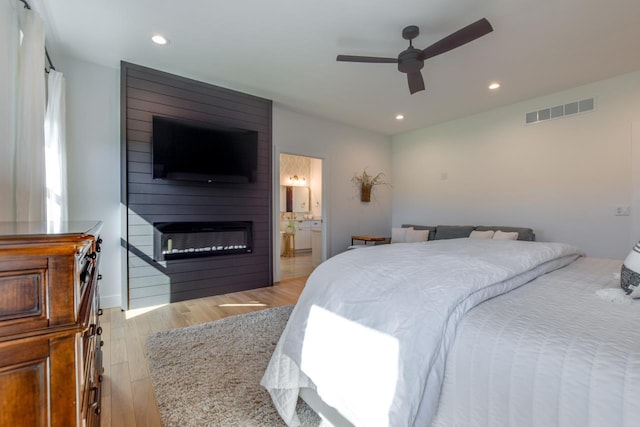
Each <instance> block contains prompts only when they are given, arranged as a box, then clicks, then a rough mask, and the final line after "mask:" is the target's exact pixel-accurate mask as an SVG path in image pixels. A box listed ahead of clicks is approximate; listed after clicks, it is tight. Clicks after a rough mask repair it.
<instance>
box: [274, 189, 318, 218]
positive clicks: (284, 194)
mask: <svg viewBox="0 0 640 427" xmlns="http://www.w3.org/2000/svg"><path fill="white" fill-rule="evenodd" d="M310 206H311V203H310V201H309V187H293V186H281V187H280V211H281V212H309V210H310Z"/></svg>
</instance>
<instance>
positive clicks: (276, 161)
mask: <svg viewBox="0 0 640 427" xmlns="http://www.w3.org/2000/svg"><path fill="white" fill-rule="evenodd" d="M280 154H289V155H292V156H300V157H308V158H312V159H319V160H321V161H322V209H321V212H322V213H321V215H322V262H324V261H325V260H326V259H327V254H328V253H329V239H328V236H329V220H330V218H329V208H328V205H329V203H328V198H327V195H328V194H329V191H328V190H329V188H328V181H329V180H328V179H327V177H328V175H327V171H328V170H329V168H328V164H329V159H327V157H326V156H323V155H321V154H318V153H308V152H305V151H296V150H287V149H283V148H281V147H279V146H277V145H274V146H273V162H272V163H273V179H272V181H273V191H272V194H273V199H272V207H273V211H272V213H273V215H272V218H273V224H272V227H273V233H272V234H273V235H272V237H273V247H272V251H273V263H272V268H273V283H277V282H280V246H281V244H282V241H281V239H280Z"/></svg>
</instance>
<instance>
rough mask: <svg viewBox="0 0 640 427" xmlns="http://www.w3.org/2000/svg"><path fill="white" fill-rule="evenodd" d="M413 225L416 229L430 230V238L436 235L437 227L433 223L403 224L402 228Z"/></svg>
mask: <svg viewBox="0 0 640 427" xmlns="http://www.w3.org/2000/svg"><path fill="white" fill-rule="evenodd" d="M409 227H413V229H414V230H429V240H433V239H435V237H436V227H434V226H432V225H413V224H402V228H409Z"/></svg>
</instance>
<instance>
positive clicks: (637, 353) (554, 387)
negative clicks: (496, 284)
mask: <svg viewBox="0 0 640 427" xmlns="http://www.w3.org/2000/svg"><path fill="white" fill-rule="evenodd" d="M620 264H621V262H620V261H616V260H606V259H593V258H583V259H580V260H578V261H576V262H574V263H572V264H571V265H569V266H567V267H565V268H563V269H561V270H558V271H555V272H553V273H551V274H548V275H546V276H543V277H540V278H538V279H536V280H535V281H533V282H531V283H530V284H528V285H526V286H522V287H521V288H519V289H516V290H514V291H512V292H509V293H507V294H505V295H502V296H501V297H499V298H494V299H492V300H490V301H486V302H485V303H483V304H480V305H478V306H477V307H475V308H474V309H473V310H471V311H470V312H469V313H468V314H467V315H466V316H465V318H464V319H463V320H462V321H461V322H460V324H459V325H458V331H457V335H456V339H455V342H454V344H453V345H452V347H451V350H450V352H449V355H448V357H447V368H446V371H445V380H444V383H443V386H442V393H441V396H440V405H439V407H438V411H437V415H436V417H435V419H434V422H433V425H432V427H450V426H456V427H466V426H468V427H471V426H491V427H501V426H518V427H549V426H557V427H564V426H576V427H577V426H579V427H590V426H591V427H602V426H615V427H631V426H638V425H640V328H638V327H637V324H638V321H640V301H638V302H636V301H631V300H629V301H631V302H630V303H629V304H621V303H615V302H611V301H608V300H606V299H604V298H602V297H600V296H598V294H597V292H598V291H599V290H601V289H605V288H611V289H618V290H619V289H620V280H619V279H615V278H614V277H613V273H615V272H620Z"/></svg>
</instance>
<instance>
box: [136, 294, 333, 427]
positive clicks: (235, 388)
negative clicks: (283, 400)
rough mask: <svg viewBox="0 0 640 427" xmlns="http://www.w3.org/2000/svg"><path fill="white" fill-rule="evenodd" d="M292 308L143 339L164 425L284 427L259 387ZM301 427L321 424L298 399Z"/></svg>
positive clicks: (206, 324)
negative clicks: (145, 340) (145, 341)
mask: <svg viewBox="0 0 640 427" xmlns="http://www.w3.org/2000/svg"><path fill="white" fill-rule="evenodd" d="M292 309H293V306H292V305H289V306H284V307H276V308H268V309H265V310H261V311H257V312H253V313H250V314H243V315H239V316H231V317H226V318H224V319H221V320H217V321H214V322H210V323H205V324H202V325H196V326H189V327H186V328H180V329H173V330H169V331H164V332H160V333H158V334H155V335H152V336H150V337H149V338H147V343H146V347H147V357H148V361H149V370H150V374H151V381H152V384H153V388H154V390H155V394H156V400H157V402H158V407H159V408H160V415H161V417H162V422H163V424H164V425H165V426H166V427H168V426H181V427H182V426H199V427H200V426H216V427H226V426H242V427H254V426H255V427H262V426H269V427H271V426H284V425H285V424H284V422H283V421H282V420H281V418H280V416H279V415H278V413H277V411H276V409H275V408H274V406H273V404H272V403H271V398H270V396H269V393H268V392H267V391H266V390H265V389H264V388H262V386H260V379H261V378H262V375H263V374H264V371H265V369H266V368H267V364H268V363H269V359H270V358H271V354H272V353H273V350H274V348H275V346H276V344H277V342H278V339H279V338H280V335H281V334H282V330H283V329H284V327H285V325H286V323H287V320H288V319H289V315H290V314H291V310H292ZM298 414H299V415H300V419H301V422H302V425H303V426H308V427H312V426H321V425H323V423H322V422H321V420H320V418H319V417H318V416H317V415H316V414H315V413H314V412H313V411H312V410H311V409H310V408H309V407H308V406H307V405H306V404H305V403H304V402H302V401H300V402H299V403H298Z"/></svg>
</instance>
